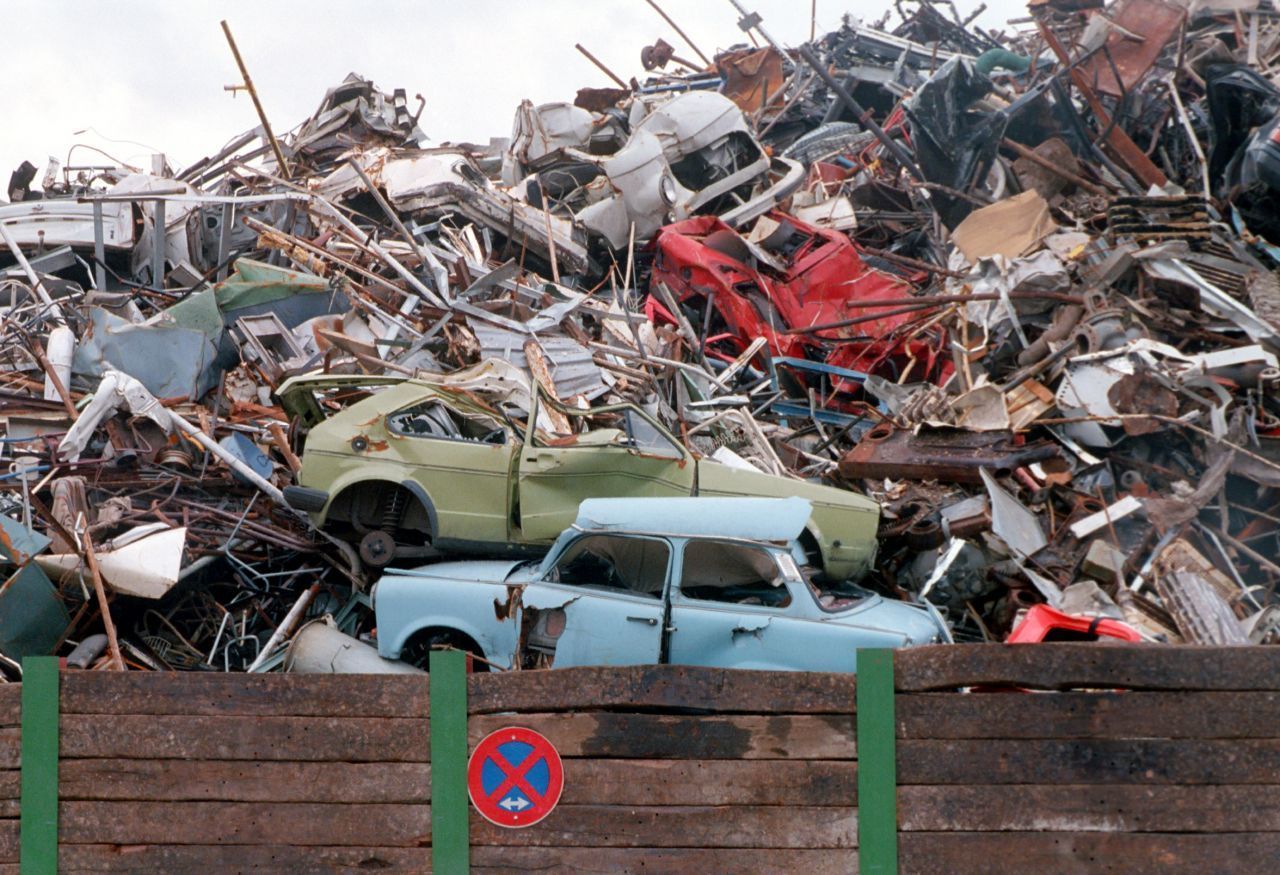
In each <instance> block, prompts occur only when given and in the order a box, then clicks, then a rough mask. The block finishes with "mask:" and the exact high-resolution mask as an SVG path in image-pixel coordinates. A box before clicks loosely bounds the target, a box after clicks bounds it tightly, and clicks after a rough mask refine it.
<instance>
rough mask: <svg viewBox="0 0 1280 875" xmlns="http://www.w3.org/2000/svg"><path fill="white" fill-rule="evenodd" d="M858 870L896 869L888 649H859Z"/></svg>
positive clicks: (865, 874)
mask: <svg viewBox="0 0 1280 875" xmlns="http://www.w3.org/2000/svg"><path fill="white" fill-rule="evenodd" d="M857 691H858V692H857V697H858V871H859V872H860V873H861V875H896V873H897V871H898V770H897V760H896V758H897V747H898V746H897V738H896V727H895V722H894V716H893V651H892V650H884V649H875V650H859V651H858V681H857Z"/></svg>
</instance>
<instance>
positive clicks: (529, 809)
mask: <svg viewBox="0 0 1280 875" xmlns="http://www.w3.org/2000/svg"><path fill="white" fill-rule="evenodd" d="M563 789H564V766H563V764H562V763H561V762H560V754H559V752H558V751H556V749H555V747H554V746H553V745H552V744H551V742H549V741H547V739H546V737H545V736H543V735H542V734H541V733H538V732H534V731H533V730H532V729H525V728H524V727H522V726H508V727H506V728H504V729H499V730H497V731H496V732H491V733H489V734H488V735H486V736H485V737H484V738H482V739H481V740H480V743H479V744H477V745H476V749H475V750H474V751H472V753H471V759H470V760H468V761H467V792H468V794H470V796H471V804H472V805H474V806H475V807H476V811H479V812H480V814H481V815H483V816H484V818H485V819H486V820H488V821H491V822H492V823H496V824H497V825H498V826H506V827H525V826H532V825H533V824H535V823H537V822H538V821H540V820H542V819H543V818H544V817H546V816H547V815H548V814H550V813H551V812H552V810H553V809H554V808H555V807H556V803H557V802H559V801H560V791H561V790H563Z"/></svg>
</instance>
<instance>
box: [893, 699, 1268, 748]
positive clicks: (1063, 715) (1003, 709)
mask: <svg viewBox="0 0 1280 875" xmlns="http://www.w3.org/2000/svg"><path fill="white" fill-rule="evenodd" d="M1278 730H1280V693H1276V692H1251V693H1203V692H1192V693H1165V692H1130V691H1124V692H1110V693H1082V692H1064V693H1055V694H1052V695H1038V696H1031V695H1016V694H1009V693H1005V692H991V693H971V694H961V693H904V694H902V695H900V696H898V737H899V738H992V739H999V738H1205V739H1208V738H1272V737H1275V736H1276V735H1277V734H1278Z"/></svg>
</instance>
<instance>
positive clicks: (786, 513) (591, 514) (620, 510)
mask: <svg viewBox="0 0 1280 875" xmlns="http://www.w3.org/2000/svg"><path fill="white" fill-rule="evenodd" d="M812 512H813V508H812V506H811V505H810V504H809V502H808V500H807V499H804V498H710V497H705V498H588V499H587V500H586V501H584V502H582V504H581V505H579V506H578V519H577V520H576V521H575V522H574V526H576V527H577V528H579V529H592V530H600V529H604V530H613V531H626V532H648V533H650V534H663V535H696V536H702V537H720V538H749V539H751V540H753V541H791V540H794V539H795V538H798V537H799V536H800V533H801V532H803V531H804V527H805V524H806V523H808V522H809V515H810V514H811V513H812Z"/></svg>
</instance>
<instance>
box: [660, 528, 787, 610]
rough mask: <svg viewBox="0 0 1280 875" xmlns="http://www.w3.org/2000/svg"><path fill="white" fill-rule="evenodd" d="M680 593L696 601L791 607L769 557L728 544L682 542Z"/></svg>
mask: <svg viewBox="0 0 1280 875" xmlns="http://www.w3.org/2000/svg"><path fill="white" fill-rule="evenodd" d="M680 593H681V595H683V596H684V597H685V598H690V599H696V600H698V601H706V602H721V603H728V604H738V605H756V606H760V607H766V608H785V607H786V606H787V605H789V604H791V592H790V591H789V590H788V589H787V586H786V583H785V577H784V576H783V573H782V569H781V568H780V567H779V566H778V562H777V560H776V559H774V557H773V554H772V553H770V552H769V551H768V550H765V549H763V548H761V547H753V546H751V545H749V544H737V543H734V542H732V541H714V540H706V539H702V540H694V541H689V542H688V543H686V544H685V547H684V568H683V570H682V571H681V573H680Z"/></svg>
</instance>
